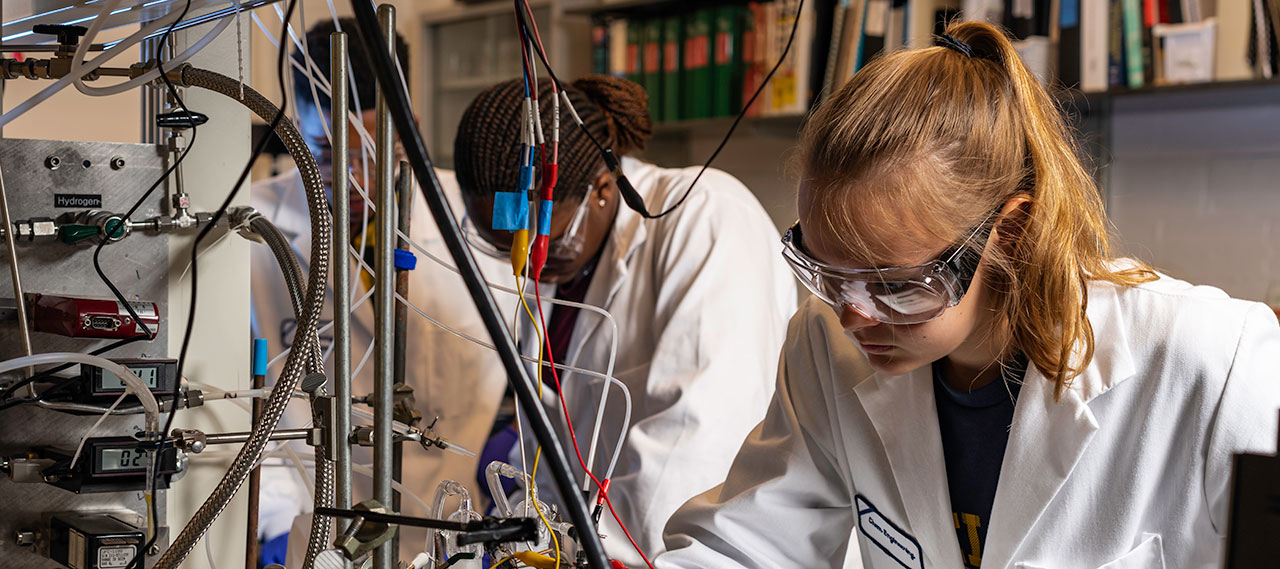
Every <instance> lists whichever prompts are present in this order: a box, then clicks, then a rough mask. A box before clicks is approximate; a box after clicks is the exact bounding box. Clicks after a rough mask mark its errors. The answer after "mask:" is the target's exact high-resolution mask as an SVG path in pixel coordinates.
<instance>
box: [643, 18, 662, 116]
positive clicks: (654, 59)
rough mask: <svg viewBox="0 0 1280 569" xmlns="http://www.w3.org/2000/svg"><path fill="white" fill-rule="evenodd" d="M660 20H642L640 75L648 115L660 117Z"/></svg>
mask: <svg viewBox="0 0 1280 569" xmlns="http://www.w3.org/2000/svg"><path fill="white" fill-rule="evenodd" d="M662 22H663V21H662V20H661V19H658V18H652V19H649V20H645V22H644V45H643V51H644V56H643V57H642V58H641V61H643V62H644V67H643V70H644V71H643V72H642V76H643V79H644V82H643V83H641V84H642V85H644V90H645V92H646V93H648V94H649V116H651V117H654V118H660V117H662V116H664V115H663V112H662V28H663V25H662Z"/></svg>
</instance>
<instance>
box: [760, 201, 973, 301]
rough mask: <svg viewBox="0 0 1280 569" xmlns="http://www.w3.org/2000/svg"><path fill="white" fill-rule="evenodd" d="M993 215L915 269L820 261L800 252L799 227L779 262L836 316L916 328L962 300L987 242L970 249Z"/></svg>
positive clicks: (792, 230) (787, 239) (785, 240)
mask: <svg viewBox="0 0 1280 569" xmlns="http://www.w3.org/2000/svg"><path fill="white" fill-rule="evenodd" d="M995 213H998V211H997V212H993V213H992V214H991V215H989V216H987V218H986V219H985V220H983V222H982V223H980V224H978V226H977V227H975V228H973V230H972V231H970V232H969V234H968V235H967V236H965V238H964V239H963V240H961V241H960V242H959V243H958V244H956V245H953V246H951V247H949V248H947V250H946V251H944V252H943V253H942V254H941V255H940V256H938V258H937V259H935V260H933V261H930V262H928V263H925V264H923V265H916V266H914V267H895V268H886V269H850V268H845V267H838V266H835V265H830V264H827V263H824V262H822V261H819V260H817V259H814V258H813V256H812V255H810V254H809V253H808V252H807V251H805V249H804V243H803V240H802V235H801V230H800V222H799V221H797V222H796V223H795V225H792V226H791V228H790V229H788V230H787V233H786V235H785V236H783V238H782V245H783V248H782V256H783V257H784V258H786V260H787V264H789V265H790V266H791V270H792V271H794V272H795V274H796V277H797V278H799V279H800V282H802V283H804V285H805V287H806V288H808V289H809V291H810V292H812V293H813V294H815V295H817V296H818V298H821V299H822V300H823V301H825V302H826V303H827V304H829V305H831V307H832V308H834V309H836V310H837V311H838V310H840V309H841V307H843V306H846V305H847V306H851V307H853V309H854V310H857V311H858V312H859V313H860V314H862V315H863V316H865V317H867V318H870V319H872V320H876V321H878V322H883V323H885V324H920V323H922V322H928V321H930V320H933V319H935V318H937V317H939V316H941V315H942V313H943V311H945V310H946V309H948V308H951V307H952V306H955V305H956V304H959V303H960V299H961V298H964V294H965V292H967V291H968V290H969V284H970V283H971V282H972V281H973V276H974V273H976V272H977V270H978V263H979V262H980V261H981V260H982V248H981V245H983V244H985V242H986V239H985V237H984V238H983V239H982V240H981V243H980V244H978V245H979V246H977V247H975V246H974V244H975V243H974V242H975V240H976V239H975V238H977V237H978V236H979V234H982V235H989V234H990V233H989V230H990V222H991V221H992V220H993V219H994V218H995ZM984 230H986V231H984Z"/></svg>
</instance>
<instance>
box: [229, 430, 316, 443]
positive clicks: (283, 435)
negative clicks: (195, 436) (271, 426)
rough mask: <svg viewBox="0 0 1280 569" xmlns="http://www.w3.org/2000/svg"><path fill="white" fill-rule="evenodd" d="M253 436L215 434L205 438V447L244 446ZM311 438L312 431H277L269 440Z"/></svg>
mask: <svg viewBox="0 0 1280 569" xmlns="http://www.w3.org/2000/svg"><path fill="white" fill-rule="evenodd" d="M251 436H253V431H247V432H243V433H213V434H206V435H205V436H204V444H205V445H230V444H243V443H244V442H245V441H248V440H249V437H251ZM310 436H311V429H276V431H275V432H273V433H271V436H270V438H269V439H268V440H272V441H305V440H307V438H308V437H310Z"/></svg>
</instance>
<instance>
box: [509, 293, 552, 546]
mask: <svg viewBox="0 0 1280 569" xmlns="http://www.w3.org/2000/svg"><path fill="white" fill-rule="evenodd" d="M528 280H529V279H528V277H526V278H525V284H528ZM516 284H517V285H518V287H517V290H518V291H519V294H520V304H521V306H524V313H525V314H528V315H529V321H530V322H533V330H534V331H535V332H537V333H538V401H539V402H541V401H542V352H543V349H544V348H545V347H546V344H545V343H544V342H545V339H544V338H543V337H542V328H541V326H539V321H538V319H537V318H534V317H533V311H532V310H530V309H529V301H528V300H525V298H524V286H522V285H520V279H519V278H517V279H516ZM541 458H542V445H538V451H537V452H536V453H534V455H533V481H534V484H533V494H532V496H533V511H535V512H537V513H538V517H539V518H540V519H541V520H542V523H543V524H545V525H546V526H547V533H548V534H550V535H551V543H552V545H554V546H555V550H556V569H560V539H559V538H557V537H556V530H554V529H552V527H551V522H549V521H547V517H546V516H545V515H543V513H542V509H541V508H539V507H538V490H537V480H538V462H539V460H540V459H541Z"/></svg>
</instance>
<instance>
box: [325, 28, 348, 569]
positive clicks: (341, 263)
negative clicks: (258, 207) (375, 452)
mask: <svg viewBox="0 0 1280 569" xmlns="http://www.w3.org/2000/svg"><path fill="white" fill-rule="evenodd" d="M329 42H330V50H329V52H330V53H329V57H330V62H329V85H331V86H332V87H333V90H332V98H331V100H330V105H329V109H330V115H331V116H332V117H333V119H332V122H333V149H334V150H333V213H334V215H333V217H334V220H333V254H332V256H331V258H332V259H333V329H334V333H333V366H334V372H333V383H334V400H335V402H336V406H337V409H336V411H337V412H336V413H334V416H333V430H334V436H331V437H329V440H330V441H331V444H333V445H334V449H333V453H334V461H335V462H337V465H336V466H337V469H336V476H335V477H334V478H335V480H334V484H335V485H336V486H337V488H336V492H335V494H334V496H335V499H336V500H335V501H336V504H335V505H336V506H337V507H338V508H341V509H350V508H351V443H350V439H349V438H348V436H349V435H350V433H351V254H350V253H349V252H348V251H347V248H348V247H350V246H351V202H350V201H349V200H350V198H351V184H350V180H349V177H350V172H351V154H350V153H349V152H348V150H347V149H348V148H349V144H350V143H349V142H348V140H347V136H348V133H349V132H350V130H349V129H350V127H349V125H348V118H347V107H348V103H347V98H348V97H347V96H348V85H347V77H348V75H349V72H350V69H349V68H348V67H347V34H345V33H342V32H335V33H334V34H333V35H331V36H329ZM348 523H350V522H348V521H346V520H341V519H340V520H338V532H339V533H342V532H345V531H346V529H347V524H348ZM343 563H344V565H345V566H346V567H348V568H349V567H351V563H350V562H349V561H344V562H343Z"/></svg>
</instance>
